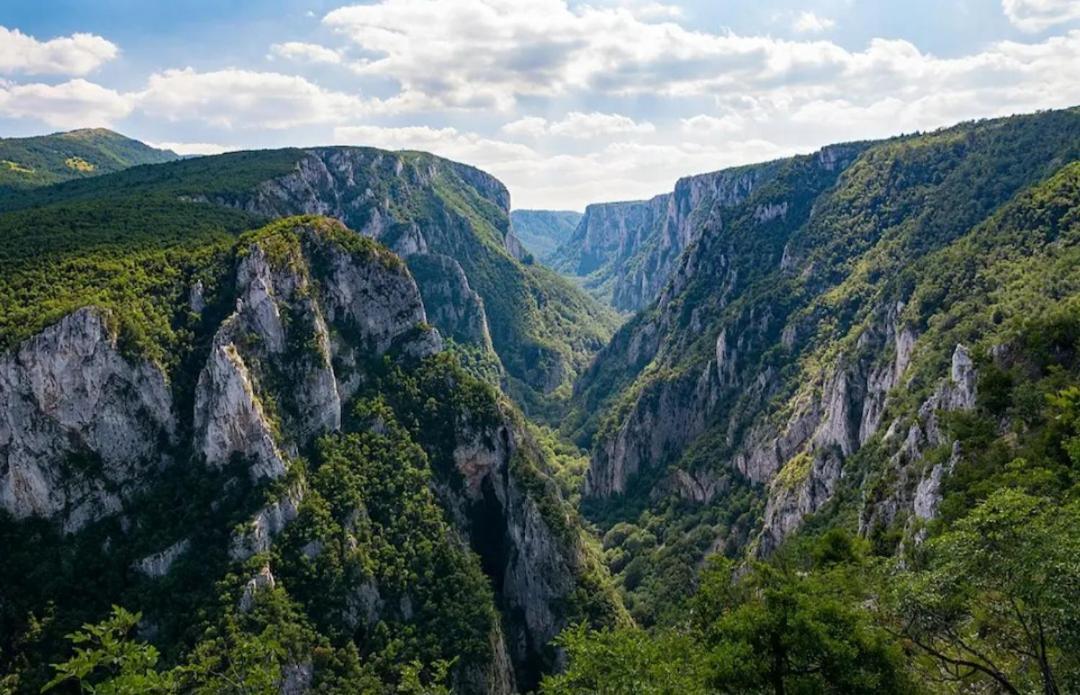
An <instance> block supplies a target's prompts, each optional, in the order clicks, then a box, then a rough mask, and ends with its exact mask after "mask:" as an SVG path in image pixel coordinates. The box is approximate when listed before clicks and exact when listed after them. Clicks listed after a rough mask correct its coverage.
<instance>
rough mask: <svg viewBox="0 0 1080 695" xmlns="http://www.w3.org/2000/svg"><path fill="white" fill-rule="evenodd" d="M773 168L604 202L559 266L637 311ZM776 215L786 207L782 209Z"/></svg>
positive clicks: (742, 170)
mask: <svg viewBox="0 0 1080 695" xmlns="http://www.w3.org/2000/svg"><path fill="white" fill-rule="evenodd" d="M774 169H775V165H773V164H763V165H755V166H749V167H739V168H735V169H727V170H723V171H718V172H714V173H710V174H701V175H698V176H690V177H687V178H683V179H679V181H678V182H676V184H675V190H674V191H673V192H672V193H666V194H663V195H658V196H656V197H654V198H651V199H649V200H645V201H630V202H619V203H599V204H595V205H590V206H588V207H587V208H586V209H585V215H584V217H583V218H582V219H581V222H580V223H579V224H578V227H577V229H576V230H575V231H574V233H573V235H572V236H571V237H570V239H569V240H568V241H567V242H566V243H565V244H563V245H562V246H561V247H560V248H559V249H558V250H557V251H556V252H555V253H554V254H553V255H552V258H551V260H550V263H551V264H552V266H553V267H555V268H557V269H558V270H560V271H562V272H564V273H567V274H570V275H576V276H579V277H582V278H584V286H585V287H586V288H588V289H590V290H592V291H593V292H594V293H596V294H597V295H598V296H601V297H603V298H605V299H606V300H607V301H609V302H610V303H611V305H612V306H614V307H615V308H616V309H620V310H622V311H636V310H639V309H642V308H644V307H645V306H646V305H648V304H649V302H651V301H652V300H653V299H654V298H655V297H656V296H657V294H658V293H659V292H660V289H661V288H663V286H664V284H665V283H666V282H667V279H668V276H669V274H670V273H671V272H672V270H673V268H674V267H675V265H676V263H677V262H678V259H679V255H680V254H681V253H682V251H683V249H685V248H686V247H687V246H689V245H690V244H691V243H692V242H693V241H694V239H695V238H696V236H697V234H699V233H700V232H701V230H702V229H703V228H705V226H706V225H710V224H713V225H715V224H716V220H717V219H718V217H717V216H718V215H720V214H721V213H720V211H721V210H723V209H725V208H730V207H732V206H734V205H737V204H738V203H740V202H742V201H743V200H744V199H745V198H746V197H747V196H748V195H749V194H750V193H751V192H752V191H753V189H754V187H755V186H757V185H760V184H761V183H762V182H763V181H766V180H768V178H769V177H770V176H771V175H772V172H773V171H774ZM773 214H782V213H781V212H780V211H779V209H777V210H776V211H773Z"/></svg>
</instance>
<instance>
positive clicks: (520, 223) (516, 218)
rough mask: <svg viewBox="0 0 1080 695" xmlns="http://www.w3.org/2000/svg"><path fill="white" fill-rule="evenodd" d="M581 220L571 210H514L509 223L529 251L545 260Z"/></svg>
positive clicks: (579, 216)
mask: <svg viewBox="0 0 1080 695" xmlns="http://www.w3.org/2000/svg"><path fill="white" fill-rule="evenodd" d="M580 221H581V213H580V212H575V211H573V210H514V211H512V212H511V213H510V225H511V227H513V229H514V234H516V235H517V238H518V239H520V240H521V243H522V244H524V245H525V248H526V249H528V251H529V253H531V254H533V255H534V256H536V257H537V258H539V259H540V260H541V261H546V260H547V259H548V257H550V256H551V254H552V253H554V251H555V249H557V248H559V246H561V245H562V244H565V243H566V242H567V241H568V240H569V239H570V235H571V234H573V233H574V230H575V229H576V228H577V226H578V223H579V222H580Z"/></svg>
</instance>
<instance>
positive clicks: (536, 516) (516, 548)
mask: <svg viewBox="0 0 1080 695" xmlns="http://www.w3.org/2000/svg"><path fill="white" fill-rule="evenodd" d="M456 429H457V446H456V447H455V449H454V454H453V463H454V468H455V471H456V473H457V474H458V475H460V477H461V486H460V492H457V493H454V492H450V491H449V490H444V491H443V493H442V494H443V495H444V496H446V497H449V500H448V502H449V507H450V508H451V509H453V510H456V512H455V516H456V517H457V518H458V520H459V524H461V525H462V527H463V529H464V532H465V534H466V536H467V537H468V538H470V540H471V542H472V546H473V549H474V550H475V551H476V552H477V553H478V554H479V555H480V557H481V561H482V564H483V565H484V567H485V570H486V571H487V572H488V574H489V576H491V577H492V580H493V583H494V586H495V589H496V600H497V602H498V603H499V605H500V608H501V609H502V613H503V615H504V621H503V631H504V633H505V640H506V645H507V647H508V651H509V657H510V660H511V661H512V662H513V663H514V664H515V666H516V670H517V674H516V682H517V686H518V687H521V688H532V687H535V685H536V683H535V680H534V679H535V678H536V677H537V676H538V674H537V673H536V672H535V670H533V669H534V667H535V665H536V664H546V665H547V666H548V667H551V666H552V665H554V664H553V662H552V658H553V657H552V654H551V653H550V652H549V651H548V645H549V643H550V642H551V640H552V639H554V637H555V636H556V635H558V633H559V632H560V631H561V630H562V629H563V628H564V627H566V625H567V620H568V619H569V616H568V615H567V610H566V606H567V602H568V601H569V600H570V597H571V595H572V594H573V592H574V591H575V589H576V587H578V586H579V583H578V582H579V580H578V576H579V575H580V573H581V571H582V563H583V557H582V553H583V552H584V550H583V549H582V548H581V547H579V540H578V539H577V537H576V535H575V532H573V531H570V530H569V527H568V525H567V520H566V519H565V518H554V517H553V516H552V514H553V513H563V512H556V511H555V510H558V509H559V508H560V507H561V503H559V502H557V501H555V500H551V504H548V505H544V503H543V499H542V498H543V497H544V496H545V495H552V494H554V493H553V491H551V490H547V491H545V490H544V488H543V487H542V486H541V487H540V488H537V486H536V484H535V483H536V480H537V478H536V476H539V475H541V474H540V473H539V472H538V471H536V470H534V468H533V467H534V466H535V465H536V464H535V462H534V459H535V457H536V456H537V454H536V452H534V451H533V450H532V448H531V447H532V446H533V445H532V444H531V443H530V442H529V441H528V439H527V437H526V435H525V434H524V433H523V432H522V431H521V430H519V429H518V427H517V426H515V425H513V424H511V421H510V420H509V419H508V417H507V416H506V415H501V416H500V418H499V420H498V421H497V422H489V423H487V424H483V425H481V424H477V423H475V422H473V421H472V418H471V417H470V416H469V415H468V414H467V413H466V414H464V415H463V417H462V418H461V419H460V420H459V422H458V424H457V428H456ZM528 664H533V665H534V666H533V667H529V666H528Z"/></svg>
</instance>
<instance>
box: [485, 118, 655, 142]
mask: <svg viewBox="0 0 1080 695" xmlns="http://www.w3.org/2000/svg"><path fill="white" fill-rule="evenodd" d="M502 131H503V132H504V133H506V134H507V135H516V136H525V137H542V136H544V135H555V136H558V137H567V138H576V139H582V140H584V139H589V138H596V137H604V136H613V135H628V134H634V133H636V134H643V133H652V132H655V131H656V126H654V125H653V124H652V123H648V122H643V123H638V122H637V121H635V120H634V119H632V118H630V117H628V116H623V115H622V114H617V113H600V112H598V111H593V112H591V113H583V112H581V111H571V112H570V113H568V114H566V116H565V117H564V118H562V119H560V120H558V121H549V120H547V119H546V118H539V117H537V116H526V117H525V118H519V119H518V120H516V121H513V122H511V123H507V124H506V125H504V126H503V127H502Z"/></svg>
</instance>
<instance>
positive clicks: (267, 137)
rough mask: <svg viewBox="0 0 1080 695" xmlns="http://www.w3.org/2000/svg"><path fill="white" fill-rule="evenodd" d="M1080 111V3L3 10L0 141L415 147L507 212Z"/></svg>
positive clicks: (379, 3)
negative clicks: (104, 131)
mask: <svg viewBox="0 0 1080 695" xmlns="http://www.w3.org/2000/svg"><path fill="white" fill-rule="evenodd" d="M1078 104H1080V0H808V1H804V2H794V1H790V0H684V1H678V2H676V1H674V0H669V1H663V0H660V1H654V0H590V1H589V2H577V1H576V0H569V1H567V0H368V1H367V2H363V3H360V4H352V5H343V4H342V0H311V1H303V0H300V1H295V2H285V1H284V0H263V1H261V2H256V1H254V0H173V1H172V2H156V1H155V2H146V1H145V0H94V1H93V2H87V1H86V0H10V1H5V2H3V3H2V4H0V136H15V135H33V134H40V133H46V132H52V131H55V130H63V129H71V128H77V127H87V126H107V127H111V128H113V129H116V130H119V131H120V132H123V133H125V134H127V135H130V136H132V137H136V138H139V139H141V140H144V141H147V142H150V143H154V144H158V145H162V146H167V147H171V148H172V149H174V150H176V151H178V152H181V153H203V152H206V153H211V152H221V151H224V150H229V149H244V148H253V147H278V146H285V145H316V144H358V145H361V144H362V145H373V146H378V147H384V148H390V149H400V148H410V149H423V150H429V151H432V152H435V153H437V154H442V155H444V156H447V157H451V158H454V159H458V160H461V161H465V162H469V163H471V164H475V165H477V166H480V167H481V168H483V169H486V170H488V171H490V172H491V173H493V174H495V175H496V176H498V177H499V178H501V179H502V180H503V181H504V182H505V183H506V184H507V185H508V186H509V187H510V191H511V194H512V196H513V203H514V207H517V208H527V207H543V208H559V209H580V208H582V207H583V206H584V205H585V204H587V203H589V202H598V201H605V200H617V199H628V198H640V197H647V196H650V195H653V194H656V193H661V192H664V191H667V190H669V189H670V188H671V187H672V185H673V183H674V181H675V179H677V178H678V177H679V176H683V175H687V174H692V173H697V172H702V171H710V170H715V169H720V168H723V167H725V166H730V165H734V164H741V163H747V162H752V161H761V160H764V159H771V158H775V157H778V156H783V155H787V154H791V153H796V152H809V151H812V150H814V149H816V148H817V147H820V146H821V145H824V144H827V143H830V142H836V141H842V140H851V139H860V138H873V137H883V136H887V135H892V134H897V133H902V132H911V131H914V130H927V129H932V128H935V127H939V126H943V125H948V124H951V123H954V122H956V121H960V120H965V119H970V118H979V117H988V116H997V115H1006V114H1011V113H1019V112H1026V111H1033V110H1036V109H1042V108H1055V107H1063V106H1072V105H1078Z"/></svg>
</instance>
